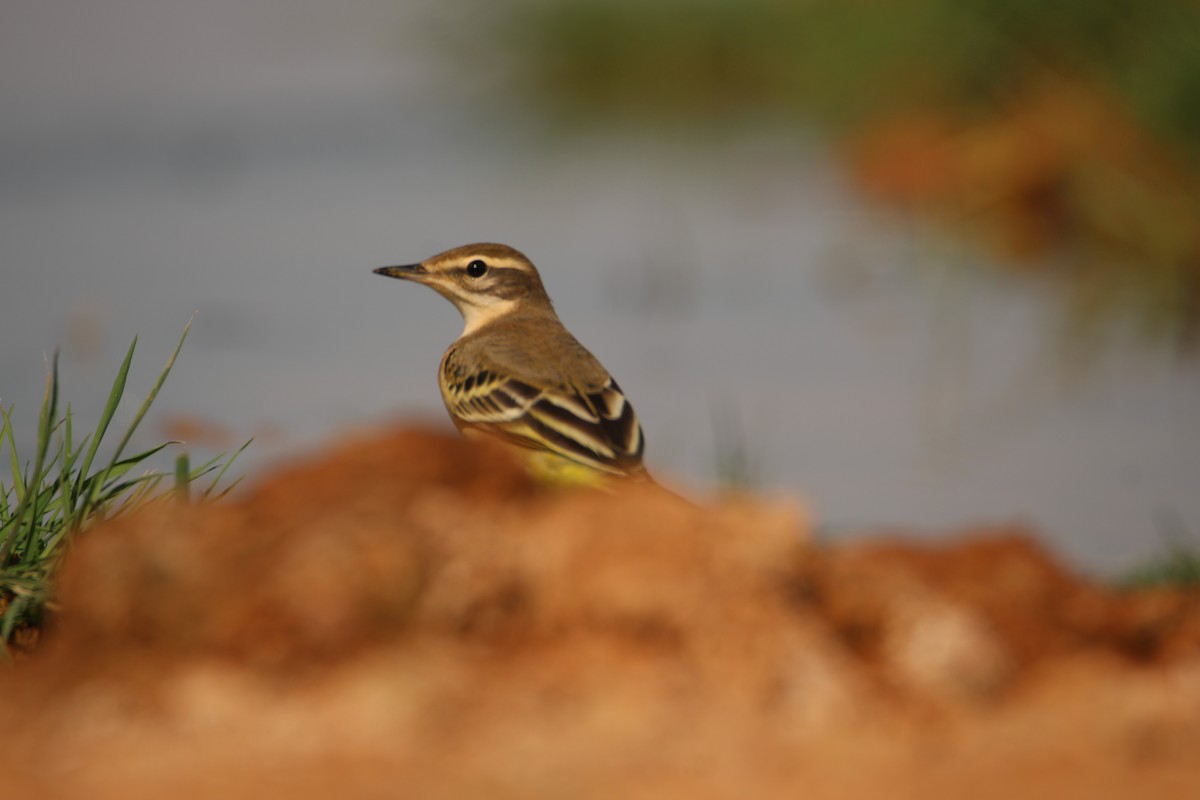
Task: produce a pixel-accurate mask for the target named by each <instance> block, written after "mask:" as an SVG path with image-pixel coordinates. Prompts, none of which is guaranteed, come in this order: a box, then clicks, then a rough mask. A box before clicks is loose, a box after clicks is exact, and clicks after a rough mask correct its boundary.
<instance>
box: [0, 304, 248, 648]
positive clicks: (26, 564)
mask: <svg viewBox="0 0 1200 800" xmlns="http://www.w3.org/2000/svg"><path fill="white" fill-rule="evenodd" d="M190 327H191V322H189V323H188V324H187V325H185V326H184V329H183V334H182V335H181V336H180V337H179V343H178V344H177V345H176V346H175V350H174V351H173V352H172V353H171V357H170V358H169V359H168V360H167V364H166V366H165V367H164V368H163V370H162V372H161V373H160V374H159V376H158V380H157V381H155V383H154V386H153V388H152V389H151V391H150V393H149V394H148V395H147V396H146V399H145V401H144V402H143V403H142V405H141V407H140V408H139V409H138V411H137V414H135V416H134V418H133V421H132V422H131V423H130V424H129V426H128V427H127V428H126V429H125V431H124V433H123V434H122V435H121V438H120V439H119V441H118V443H117V445H116V447H115V448H114V449H113V452H112V455H111V456H110V457H109V458H108V461H107V463H105V464H104V466H102V467H99V468H98V469H95V470H93V464H94V463H95V462H96V456H97V453H99V451H100V446H101V442H102V441H103V440H104V437H105V434H106V433H107V432H108V430H109V426H110V424H111V422H112V420H113V416H114V414H115V413H116V410H117V407H118V405H119V404H120V402H121V398H122V397H123V396H124V394H125V383H126V380H127V379H128V377H129V368H130V365H131V364H132V363H133V354H134V351H135V349H136V348H137V339H136V338H134V340H133V342H132V343H131V344H130V345H129V351H128V352H127V353H126V354H125V359H124V361H122V363H121V367H120V369H119V370H118V371H117V375H116V378H115V379H114V380H113V384H112V389H111V390H110V392H109V396H108V401H107V403H106V404H105V406H104V410H103V411H102V412H101V415H100V419H99V421H98V422H97V424H96V427H95V429H94V430H93V431H92V432H91V433H89V434H87V435H86V436H84V437H83V438H82V439H80V440H78V441H76V438H75V430H74V416H73V414H72V412H71V407H70V405H68V406H67V407H66V411H65V412H64V413H63V414H62V415H61V416H60V413H59V377H58V354H57V353H55V355H54V357H53V358H52V359H51V362H50V368H49V371H48V375H47V376H46V391H45V394H44V396H43V398H42V405H41V409H40V414H39V417H38V429H37V441H36V443H35V446H34V454H33V462H32V465H30V463H29V462H28V461H24V462H23V460H22V458H21V456H20V454H19V453H18V449H17V443H16V437H15V435H14V433H13V427H12V412H11V409H9V408H5V407H4V406H0V417H2V418H3V421H2V422H0V454H3V452H4V451H5V450H7V453H8V459H9V465H10V468H11V469H10V472H11V476H10V482H9V483H7V484H6V483H4V482H3V481H0V659H8V658H10V657H11V649H12V646H13V644H14V642H17V643H18V644H19V646H21V647H22V648H24V647H28V646H30V643H31V642H32V641H34V640H36V634H35V633H34V635H32V636H31V635H30V634H31V632H36V631H37V630H38V629H39V628H40V626H41V624H42V622H43V620H44V617H45V614H46V612H47V610H48V609H51V610H52V608H53V598H54V578H55V575H56V574H57V568H58V565H59V563H60V562H61V560H62V556H63V553H64V552H65V551H66V550H67V548H68V547H69V546H70V543H71V541H72V539H73V538H74V536H75V535H76V534H78V533H79V531H81V530H82V529H84V528H86V527H88V526H90V525H92V524H94V523H96V522H99V521H101V520H103V519H106V518H110V517H113V516H116V515H119V514H123V513H127V512H129V511H131V510H133V509H135V508H138V507H140V506H142V505H145V504H147V503H152V502H159V501H161V500H162V499H163V498H164V497H168V498H169V497H172V496H173V497H175V498H178V499H180V500H182V501H185V502H190V501H191V499H192V497H193V493H192V491H191V488H190V487H191V485H192V484H193V483H194V482H196V481H197V480H199V479H200V478H202V477H204V476H206V475H210V474H212V473H215V476H214V477H213V479H212V481H211V483H210V484H209V485H208V486H207V487H206V488H205V489H204V490H203V491H202V492H200V493H199V494H198V495H196V496H195V498H196V499H197V500H209V499H217V498H219V497H222V496H224V495H225V494H226V493H227V492H228V491H230V490H231V489H232V488H233V486H234V485H236V481H235V482H234V484H233V485H231V486H229V487H228V488H225V489H223V490H222V491H220V492H217V487H218V484H219V483H220V481H221V479H222V478H223V477H224V475H225V472H226V470H228V469H229V466H230V465H231V464H232V463H233V461H234V459H236V458H237V457H238V456H239V455H240V454H241V453H242V451H243V450H245V449H246V447H247V446H249V444H250V442H246V444H244V445H242V447H241V448H239V449H238V450H237V451H236V452H235V453H234V454H233V455H232V456H230V457H229V458H225V457H223V456H218V457H217V458H215V459H213V460H211V461H208V462H206V463H205V464H202V465H200V466H199V467H195V468H192V467H191V466H190V461H189V459H188V457H187V455H186V453H185V454H182V455H180V456H179V457H178V459H177V460H176V462H175V468H174V470H173V471H172V472H171V473H164V472H159V471H158V470H156V469H153V468H149V465H148V464H147V463H146V462H147V461H148V460H149V459H150V458H152V457H153V456H154V455H156V454H157V453H159V452H161V451H162V450H164V449H166V448H167V447H169V446H171V445H177V444H179V442H174V441H169V442H164V443H162V444H158V445H155V446H154V447H151V448H149V449H147V450H142V451H140V452H137V453H134V454H133V455H126V454H125V451H126V448H127V447H128V445H129V443H130V441H131V440H132V438H133V435H134V432H135V431H136V430H137V427H138V425H139V424H140V423H141V421H142V419H143V418H144V417H145V416H146V412H147V411H148V410H149V409H150V405H151V404H152V403H153V402H154V399H155V398H156V397H157V396H158V391H159V389H160V388H162V385H163V382H164V381H165V380H166V378H167V375H168V374H169V373H170V371H171V368H172V367H173V366H174V364H175V359H176V358H177V357H178V355H179V351H180V349H181V348H182V347H183V343H184V340H186V339H187V334H188V330H189V329H190ZM0 457H2V455H0ZM102 463H103V462H102ZM139 467H144V468H145V469H144V471H142V472H140V473H136V472H135V470H136V469H137V468H139ZM168 478H169V479H171V483H170V484H169V487H170V491H165V492H164V491H160V487H161V486H162V484H163V481H164V480H165V479H168Z"/></svg>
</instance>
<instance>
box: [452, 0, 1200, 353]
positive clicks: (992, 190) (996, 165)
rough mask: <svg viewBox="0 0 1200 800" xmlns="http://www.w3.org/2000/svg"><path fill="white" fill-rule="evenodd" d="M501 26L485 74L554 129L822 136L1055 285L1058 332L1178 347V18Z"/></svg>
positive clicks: (1145, 6)
mask: <svg viewBox="0 0 1200 800" xmlns="http://www.w3.org/2000/svg"><path fill="white" fill-rule="evenodd" d="M502 9H503V10H500V11H497V10H496V9H493V11H492V13H493V14H495V13H500V14H501V16H502V19H501V23H500V30H499V33H498V34H497V33H495V32H493V34H492V35H489V36H487V37H485V38H484V40H485V41H490V42H495V43H498V44H496V45H494V46H497V47H501V48H503V51H504V55H505V56H506V58H505V59H501V60H499V61H490V64H491V68H495V64H497V63H509V64H511V65H512V67H511V69H512V71H511V79H512V81H513V84H514V88H515V89H516V90H517V91H518V92H519V93H521V94H522V95H523V96H524V97H526V98H527V99H529V100H531V101H532V102H534V103H535V104H537V105H539V106H540V107H541V108H543V109H545V110H546V111H547V112H548V113H549V115H550V116H551V117H553V118H555V119H557V120H559V121H561V122H564V123H566V124H567V125H570V124H576V125H579V126H580V127H583V126H586V127H587V129H589V130H595V129H596V128H597V126H617V125H622V126H629V125H634V126H636V125H645V126H647V127H663V126H664V123H667V124H668V125H667V126H666V128H667V129H668V130H670V131H671V133H672V134H677V133H678V132H679V129H680V127H681V125H682V126H686V127H687V128H689V129H691V130H694V131H696V132H697V133H699V132H701V131H706V130H709V131H711V130H718V131H725V130H730V129H737V128H740V127H743V126H746V125H749V124H753V123H755V122H758V121H770V122H774V123H778V122H783V123H785V124H794V125H795V126H796V127H797V130H799V129H800V128H803V129H804V130H806V131H807V130H812V129H817V130H820V131H823V132H825V133H826V134H827V135H828V136H829V137H830V138H831V139H832V140H833V141H834V142H835V143H836V144H837V145H838V147H839V152H842V153H843V154H844V156H845V158H846V161H847V164H848V166H849V167H850V169H851V171H852V173H853V174H854V175H855V177H856V178H857V179H858V180H859V182H860V184H861V185H862V186H863V187H864V189H865V191H866V192H867V193H868V194H869V195H870V196H872V197H874V198H877V199H879V200H880V201H881V202H884V203H887V204H891V205H894V206H899V207H903V208H907V209H910V210H914V211H917V212H919V213H921V214H924V215H929V216H931V217H935V218H938V219H940V220H942V221H944V222H946V223H948V224H949V225H950V226H952V227H953V228H954V229H956V230H959V229H961V230H965V231H966V232H967V233H968V234H969V235H970V236H971V237H973V238H975V239H977V240H979V241H982V242H984V243H985V245H986V246H988V247H990V248H991V249H993V250H994V251H995V252H996V253H998V254H999V255H1000V256H1001V258H1000V259H998V260H999V261H1001V262H1002V263H1007V264H1011V265H1023V266H1024V267H1025V268H1029V267H1035V268H1039V269H1044V270H1047V271H1053V272H1056V273H1059V274H1061V275H1062V276H1063V283H1064V284H1065V285H1067V286H1069V287H1070V291H1069V292H1067V293H1066V295H1065V296H1066V297H1068V298H1069V312H1070V313H1069V314H1068V325H1067V328H1068V330H1071V331H1074V332H1075V333H1076V334H1081V333H1082V334H1087V333H1093V334H1094V333H1097V332H1099V331H1101V330H1103V329H1104V328H1106V327H1111V323H1113V322H1133V323H1135V324H1136V326H1137V330H1139V332H1141V333H1143V334H1146V335H1148V336H1150V337H1152V338H1153V339H1154V340H1155V341H1157V342H1167V343H1172V344H1175V345H1177V346H1180V347H1181V349H1183V348H1187V347H1190V346H1192V345H1195V344H1196V343H1197V342H1198V341H1200V324H1197V323H1198V321H1200V3H1196V2H1183V1H1181V0H1100V1H1099V2H1096V0H1090V1H1085V0H1060V2H1056V3H1044V2H1036V1H1035V0H1006V2H1002V3H997V2H994V1H986V0H888V1H887V2H884V1H883V0H857V1H854V0H807V2H794V1H793V2H787V1H786V0H698V2H697V1H688V2H685V1H684V0H656V1H652V2H645V0H642V1H638V0H573V1H572V2H547V1H546V0H514V2H512V3H509V4H506V5H505V6H503V7H502ZM476 42H478V40H476ZM483 49H484V50H486V49H487V48H483ZM459 55H461V52H460V53H459ZM485 57H486V56H485ZM672 122H674V123H680V125H674V126H672V125H670V123H672Z"/></svg>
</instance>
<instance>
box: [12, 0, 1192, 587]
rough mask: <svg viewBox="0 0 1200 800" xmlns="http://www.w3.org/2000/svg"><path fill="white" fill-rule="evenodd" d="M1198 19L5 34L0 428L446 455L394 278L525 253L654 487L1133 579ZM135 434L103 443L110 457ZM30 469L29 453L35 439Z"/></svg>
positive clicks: (1178, 229) (93, 17)
mask: <svg viewBox="0 0 1200 800" xmlns="http://www.w3.org/2000/svg"><path fill="white" fill-rule="evenodd" d="M1198 20H1200V7H1198V6H1197V5H1196V4H1195V3H1192V2H1177V1H1172V0H1148V1H1146V2H1129V1H1126V0H1107V2H1103V3H1095V2H1087V3H1085V2H1065V3H1054V4H1044V3H1033V2H1025V1H1024V0H1014V1H1013V2H1008V3H1003V4H996V3H986V2H970V1H967V0H959V1H958V2H950V0H894V2H886V3H884V2H856V3H845V2H834V1H833V0H810V1H809V2H804V3H789V2H782V1H781V0H752V1H751V2H734V0H706V2H701V3H694V2H676V1H675V0H658V2H655V3H644V2H627V1H626V0H609V1H608V2H598V1H597V0H573V2H561V3H549V2H537V1H536V0H512V1H511V2H504V3H483V2H459V3H433V2H401V1H400V0H344V2H341V3H337V4H332V3H324V2H313V1H310V0H286V1H285V0H207V1H206V2H204V3H185V2H178V1H177V0H167V1H165V2H164V0H106V2H103V3H96V2H85V0H41V2H27V1H25V0H5V2H3V3H0V107H2V108H3V114H2V116H0V276H2V277H0V403H3V404H4V406H5V407H8V408H12V409H13V415H14V416H13V418H14V425H15V426H16V427H17V429H18V430H19V431H21V432H22V435H24V436H25V438H26V439H27V440H31V439H32V436H33V431H34V428H35V427H36V409H37V404H38V401H39V399H40V394H41V390H42V385H43V381H44V376H45V370H46V359H47V357H48V354H49V353H50V352H51V351H52V350H54V349H56V348H61V352H62V358H63V361H62V379H63V386H64V393H65V396H66V398H67V399H69V400H70V401H71V403H72V406H73V409H74V412H75V414H76V415H77V417H78V418H79V419H80V420H81V421H82V422H81V424H84V423H85V422H90V421H91V420H93V419H94V418H95V417H96V416H98V414H99V411H100V407H101V405H102V403H103V402H104V400H105V398H106V396H107V389H108V384H109V382H110V381H111V379H112V376H113V374H114V373H115V370H116V367H117V365H118V364H119V361H120V358H121V356H122V355H123V353H124V350H125V348H126V347H127V346H128V344H129V342H130V340H131V339H132V338H133V337H134V336H135V335H136V336H139V337H140V344H139V349H138V355H137V357H136V360H135V366H134V371H133V373H132V378H131V381H130V387H131V390H132V391H131V395H132V396H131V398H130V402H129V408H128V409H125V410H123V412H122V413H124V414H125V415H126V416H131V415H132V414H133V413H134V412H135V411H136V408H137V402H138V401H140V397H138V393H139V392H145V391H147V390H148V389H149V387H150V384H151V383H152V381H153V378H154V376H155V375H156V374H157V372H158V370H159V369H160V368H161V366H162V364H163V362H164V361H165V360H166V358H167V356H168V354H169V353H170V351H171V349H172V348H173V346H174V344H175V341H176V338H177V336H178V334H179V332H180V330H181V329H182V328H183V325H184V324H185V323H186V322H187V320H188V319H189V318H191V317H192V315H193V314H195V321H194V323H193V327H192V332H191V334H190V337H189V339H188V342H187V344H186V345H185V347H184V351H183V354H182V356H181V358H180V361H179V363H178V364H177V365H176V367H175V370H174V372H173V373H172V375H171V377H170V378H169V380H168V382H167V384H166V386H165V388H164V390H163V392H162V394H161V395H160V398H159V400H158V401H157V402H156V404H155V407H154V410H153V411H152V416H151V419H150V420H149V423H150V424H149V425H148V426H147V427H146V429H145V430H144V431H143V432H142V433H141V434H140V435H141V437H142V439H143V443H144V444H149V443H152V442H153V441H155V440H156V439H161V438H163V437H166V436H173V437H177V438H181V439H185V440H187V448H188V449H189V450H190V451H191V452H193V453H194V454H195V457H197V458H198V457H202V456H204V455H206V454H211V453H214V452H218V451H220V450H229V449H232V448H234V447H236V446H237V445H238V444H240V443H241V442H242V441H244V440H245V439H246V438H248V437H250V436H255V437H256V440H255V443H254V444H253V445H252V446H251V448H250V450H249V451H248V453H247V455H246V456H245V457H244V458H243V459H242V460H241V461H240V462H239V464H240V468H241V469H242V470H244V471H248V472H250V473H252V474H253V473H254V472H256V471H258V470H261V469H263V468H264V467H266V466H268V465H270V464H272V463H278V462H279V461H282V460H286V459H289V458H293V457H295V454H297V453H299V452H301V451H303V450H304V449H305V448H308V447H312V446H314V445H315V444H317V443H318V442H321V441H324V440H327V439H329V438H330V437H332V436H336V435H338V434H341V433H344V432H347V431H352V430H361V429H362V428H364V427H365V426H369V425H373V424H379V423H381V422H384V421H386V420H390V419H394V418H396V417H399V416H405V417H411V416H416V417H420V418H425V419H428V420H431V421H433V422H435V423H436V424H441V425H448V422H446V420H445V417H444V412H443V410H442V408H441V402H440V399H439V397H438V394H437V388H436V382H435V369H436V365H437V362H438V359H439V358H440V356H441V353H442V351H443V350H444V349H445V347H446V345H447V344H448V343H449V342H450V341H451V340H453V338H454V337H455V336H456V335H457V333H458V331H459V329H460V324H461V323H460V320H459V319H458V316H457V314H456V313H455V312H454V310H453V309H452V308H451V307H450V306H449V305H448V304H447V303H446V302H445V301H443V300H441V299H440V298H438V297H437V296H435V295H434V294H433V293H431V292H428V291H427V290H423V289H421V288H420V287H414V286H408V285H404V284H399V283H397V282H394V281H384V280H382V279H380V278H378V277H376V276H373V275H371V269H372V268H373V267H376V266H381V265H384V264H389V263H407V262H411V261H414V260H419V259H421V258H424V257H426V256H428V255H431V254H433V253H434V252H437V251H440V250H442V249H445V248H448V247H451V246H454V245H458V244H462V243H466V242H469V241H480V240H494V241H502V242H506V243H509V244H512V245H514V246H516V247H518V248H520V249H522V250H524V251H525V252H526V253H527V254H528V255H529V256H530V257H531V258H533V260H534V261H535V263H537V264H538V265H539V267H540V268H541V270H542V272H543V275H544V277H545V280H546V283H547V285H548V288H549V290H550V292H551V295H552V296H553V297H554V299H555V302H556V305H557V307H558V309H559V311H560V314H561V316H562V317H563V318H564V320H565V321H566V322H567V324H568V325H569V326H570V327H571V328H572V329H573V330H574V331H575V332H576V334H577V335H578V336H579V338H580V339H581V340H582V341H584V342H585V343H587V344H588V345H589V347H590V348H591V349H592V350H593V351H594V352H596V354H597V355H598V356H599V357H600V358H601V360H603V361H604V362H605V363H606V365H608V366H609V367H610V369H611V370H612V371H613V372H614V373H615V374H616V375H617V377H618V379H619V380H620V381H621V384H622V386H623V387H624V388H625V389H626V391H627V392H628V393H629V394H630V395H631V396H632V398H633V399H634V402H635V405H636V407H637V409H638V411H639V413H640V415H641V417H642V419H643V424H644V427H645V430H646V434H647V438H648V443H649V444H648V447H649V450H648V460H649V464H650V466H651V468H652V469H654V470H655V471H657V472H660V473H662V474H665V475H670V476H673V478H674V479H676V480H677V481H678V482H679V483H681V484H683V485H687V486H691V487H695V488H696V489H697V490H700V491H704V490H707V489H711V488H713V487H716V486H718V485H722V484H730V483H734V484H741V485H748V486H751V487H753V488H757V489H761V490H766V491H772V492H782V493H797V494H802V495H804V496H805V497H807V498H808V499H809V500H810V501H811V503H812V505H813V507H814V510H815V513H816V515H817V517H818V519H819V521H820V522H821V525H822V528H823V530H824V531H825V533H826V535H828V536H830V537H848V536H853V535H856V534H858V533H860V532H863V531H867V530H878V529H879V528H880V527H890V528H895V527H897V526H898V527H902V528H903V529H905V530H908V531H910V532H912V533H914V535H926V536H937V535H939V532H941V531H946V530H949V529H951V528H952V527H954V526H958V525H961V524H966V523H972V522H981V521H985V522H1007V521H1013V520H1017V521H1027V522H1029V523H1030V524H1033V525H1036V526H1037V527H1038V528H1039V529H1040V530H1041V531H1042V532H1043V535H1044V537H1045V539H1046V540H1047V541H1048V542H1049V543H1050V544H1051V545H1052V546H1053V547H1055V548H1057V549H1058V550H1059V551H1061V552H1063V553H1064V554H1065V555H1066V556H1067V557H1069V558H1070V559H1071V560H1072V561H1073V563H1075V564H1076V565H1079V566H1081V567H1083V568H1085V569H1088V570H1092V571H1095V572H1098V573H1105V574H1111V573H1114V572H1118V571H1121V570H1124V569H1128V568H1129V567H1130V566H1132V565H1134V564H1136V563H1139V562H1141V561H1143V560H1145V559H1147V558H1153V557H1155V556H1156V555H1157V554H1161V553H1162V552H1164V550H1165V549H1170V548H1173V547H1176V546H1180V545H1182V546H1192V547H1195V546H1196V544H1197V537H1198V536H1200V534H1198V533H1197V531H1200V374H1198V370H1197V366H1196V358H1195V355H1196V344H1197V338H1198V336H1200V326H1198V325H1197V318H1198V314H1200V200H1198V198H1200V191H1198V187H1200V145H1198V144H1197V143H1198V142H1200V21H1198ZM119 422H120V419H118V423H119ZM24 432H28V433H27V435H26V434H24Z"/></svg>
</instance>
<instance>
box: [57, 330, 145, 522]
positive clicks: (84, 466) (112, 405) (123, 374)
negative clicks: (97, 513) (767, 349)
mask: <svg viewBox="0 0 1200 800" xmlns="http://www.w3.org/2000/svg"><path fill="white" fill-rule="evenodd" d="M137 342H138V340H137V337H136V336H135V337H133V342H131V343H130V345H129V351H128V352H127V353H125V360H124V361H122V362H121V368H120V369H119V370H117V377H116V379H115V380H113V385H112V389H111V390H110V391H109V393H108V402H107V403H105V405H104V411H103V412H102V413H101V414H100V422H99V423H98V424H97V425H96V431H95V433H94V434H92V443H91V444H90V445H89V446H88V449H87V455H86V456H84V458H83V462H82V463H81V464H80V466H79V477H78V479H77V482H76V484H75V490H74V491H73V492H72V498H71V500H72V502H73V503H78V500H79V498H80V497H83V502H82V503H79V504H78V505H77V506H76V508H75V516H74V518H73V519H72V520H71V527H72V528H78V527H79V525H80V524H81V523H82V522H83V519H84V517H85V516H86V515H87V507H88V502H89V499H90V498H89V496H88V494H87V493H85V492H84V490H83V485H82V484H83V481H84V479H85V477H86V476H87V474H88V472H89V471H90V470H91V468H92V461H93V460H95V458H96V451H97V450H98V449H100V440H101V439H103V438H104V433H105V431H107V430H108V426H109V423H111V422H112V418H113V415H114V414H116V413H117V406H118V405H120V403H121V398H122V397H123V396H124V394H125V381H126V380H127V379H128V378H129V367H130V365H131V364H132V363H133V351H134V350H136V349H137Z"/></svg>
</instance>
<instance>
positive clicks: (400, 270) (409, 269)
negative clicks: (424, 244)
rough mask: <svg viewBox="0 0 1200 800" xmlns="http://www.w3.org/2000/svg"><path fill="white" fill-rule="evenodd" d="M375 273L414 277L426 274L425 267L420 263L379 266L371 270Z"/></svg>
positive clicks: (392, 276) (391, 276) (397, 276)
mask: <svg viewBox="0 0 1200 800" xmlns="http://www.w3.org/2000/svg"><path fill="white" fill-rule="evenodd" d="M372 271H373V272H374V273H375V274H376V275H386V276H388V277H389V278H416V277H419V276H421V275H427V274H429V273H427V272H426V271H425V267H424V266H423V265H421V264H402V265H400V266H398V267H379V268H378V269H376V270H372Z"/></svg>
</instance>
